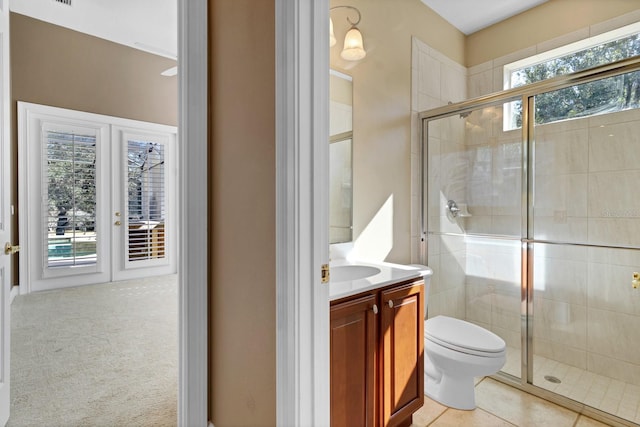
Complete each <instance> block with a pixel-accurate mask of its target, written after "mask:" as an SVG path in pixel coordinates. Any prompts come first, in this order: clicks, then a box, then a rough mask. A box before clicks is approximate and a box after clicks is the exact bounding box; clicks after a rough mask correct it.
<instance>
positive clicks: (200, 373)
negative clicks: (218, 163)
mask: <svg viewBox="0 0 640 427" xmlns="http://www.w3.org/2000/svg"><path fill="white" fill-rule="evenodd" d="M207 17H208V9H207V0H178V70H179V72H178V108H179V114H178V140H179V141H180V143H179V144H178V158H179V161H180V168H179V176H178V186H179V187H178V193H179V196H178V197H179V207H178V209H179V210H180V213H179V216H180V218H182V220H181V221H180V224H179V225H178V227H179V229H178V230H179V236H180V240H179V242H178V251H179V253H178V263H179V264H178V265H179V268H178V283H179V286H178V299H179V300H178V304H179V305H178V310H179V322H180V323H179V332H178V336H179V340H180V341H179V344H178V353H179V356H178V425H179V426H185V427H186V426H206V425H207V420H208V403H209V395H208V380H209V376H208V366H207V360H208V344H209V343H208V338H209V337H208V328H207V322H208V313H207V308H208V293H207V287H208V276H207V265H208V251H207V243H208V239H209V230H208V216H207V215H208V212H209V202H208V185H207V182H208V179H209V178H208V170H207V167H208V159H207V156H208V153H207V143H208V114H209V110H208V85H207V78H208V62H209V50H208V49H209V48H208V43H207V41H208V37H209V35H208V28H207V24H208V18H207ZM189 188H198V189H199V190H200V191H197V192H196V191H193V192H189V191H187V190H188V189H189ZM187 284H189V285H188V286H187Z"/></svg>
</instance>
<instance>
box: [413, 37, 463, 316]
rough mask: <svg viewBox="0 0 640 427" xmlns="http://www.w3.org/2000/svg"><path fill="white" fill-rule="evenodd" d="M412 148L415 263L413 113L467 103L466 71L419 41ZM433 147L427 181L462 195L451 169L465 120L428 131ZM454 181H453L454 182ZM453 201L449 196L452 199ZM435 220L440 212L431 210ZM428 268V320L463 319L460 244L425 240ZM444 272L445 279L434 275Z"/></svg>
mask: <svg viewBox="0 0 640 427" xmlns="http://www.w3.org/2000/svg"><path fill="white" fill-rule="evenodd" d="M411 75H412V105H411V110H412V111H411V113H412V114H411V120H412V144H411V173H412V179H411V187H412V188H411V206H412V216H411V245H412V248H411V258H412V259H411V261H412V262H421V260H420V232H421V224H420V221H419V218H420V216H421V214H420V213H421V200H422V195H421V189H422V186H421V184H420V180H421V170H420V145H421V141H420V126H421V123H420V121H419V120H418V113H419V112H420V111H425V110H428V109H431V108H436V107H440V106H443V105H447V104H448V103H450V102H452V103H455V102H459V101H463V100H465V99H466V93H467V89H466V86H467V85H466V81H467V70H466V68H465V67H463V66H462V65H460V64H458V63H456V62H454V61H452V60H451V59H449V58H448V57H447V56H445V55H443V54H442V53H440V52H438V51H437V50H435V49H433V48H431V47H430V46H428V45H427V44H425V43H423V42H422V41H420V40H418V39H416V38H415V37H414V38H413V40H412V69H411ZM432 138H433V139H434V140H435V142H434V143H433V144H434V145H433V146H436V145H437V146H438V147H443V150H444V151H445V153H444V155H443V156H442V161H440V160H439V159H440V157H439V156H438V157H434V161H435V162H434V163H433V164H430V165H429V172H428V177H426V178H427V181H428V182H429V185H431V186H436V185H438V184H437V183H438V182H441V181H440V175H441V173H444V174H445V179H446V180H447V182H448V183H450V184H451V187H450V188H448V190H450V191H452V192H454V191H455V192H457V193H458V194H462V193H463V192H464V179H465V170H464V165H459V164H458V165H456V164H452V163H451V162H455V161H456V159H457V158H458V156H457V155H456V153H457V152H459V151H463V150H464V120H457V121H453V120H452V121H447V123H443V124H442V125H441V126H437V129H432ZM453 175H456V176H455V177H454V176H453ZM452 195H453V193H452ZM434 212H435V216H436V218H435V220H436V221H438V222H439V221H440V219H439V218H438V215H439V212H442V210H439V209H438V208H437V207H436V208H435V209H434ZM428 243H429V250H428V253H429V259H428V260H427V263H428V265H429V266H430V267H431V268H433V270H434V275H433V279H432V281H431V291H430V293H429V307H428V309H429V316H434V315H437V314H447V315H450V316H453V317H458V318H462V319H464V318H465V287H464V281H465V277H464V269H463V268H462V264H461V263H462V259H463V258H464V254H465V244H464V239H463V238H461V237H446V236H445V237H443V238H442V239H440V238H438V239H430V240H429V242H428ZM441 270H444V271H446V272H447V274H445V275H441V274H439V271H441Z"/></svg>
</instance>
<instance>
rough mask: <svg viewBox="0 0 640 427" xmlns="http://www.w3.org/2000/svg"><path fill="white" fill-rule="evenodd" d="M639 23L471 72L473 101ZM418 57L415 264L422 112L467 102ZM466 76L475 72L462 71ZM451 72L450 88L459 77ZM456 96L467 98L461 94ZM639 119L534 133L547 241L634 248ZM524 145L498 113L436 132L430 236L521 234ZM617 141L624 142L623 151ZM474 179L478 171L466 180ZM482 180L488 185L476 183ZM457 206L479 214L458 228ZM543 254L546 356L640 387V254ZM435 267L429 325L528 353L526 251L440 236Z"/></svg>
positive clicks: (439, 61)
mask: <svg viewBox="0 0 640 427" xmlns="http://www.w3.org/2000/svg"><path fill="white" fill-rule="evenodd" d="M638 15H640V12H638V13H636V14H635V15H634V14H630V15H629V16H624V17H620V18H618V19H616V20H612V21H610V22H606V23H603V24H600V25H598V26H593V27H591V28H587V29H584V30H583V31H578V32H575V33H572V34H569V35H566V36H564V37H561V38H558V39H556V40H552V41H549V42H547V43H545V44H542V45H539V46H534V47H532V48H530V49H526V50H523V51H521V52H517V53H515V54H513V55H509V56H508V57H504V58H499V59H496V60H494V61H491V62H489V63H486V64H481V65H479V66H476V67H472V68H471V69H470V70H469V78H468V92H469V95H470V97H474V96H479V95H483V94H487V93H490V92H494V91H499V90H502V87H503V76H502V66H503V65H504V64H506V63H509V62H511V61H515V60H518V59H522V58H524V57H527V56H530V55H532V54H536V53H538V52H541V51H543V50H548V49H551V48H554V47H558V46H561V45H564V44H567V43H570V42H572V41H575V40H578V39H581V38H585V37H588V36H589V35H595V34H599V33H602V32H604V31H608V30H610V29H613V28H617V27H620V26H622V25H626V24H628V23H630V22H635V21H636V20H637V19H638V18H639V16H638ZM413 54H414V60H413V69H412V72H413V88H414V89H413V94H414V96H413V103H412V110H413V113H414V114H413V117H414V126H413V134H414V140H413V144H412V170H413V175H412V176H413V179H412V186H413V189H412V196H413V206H414V211H413V215H412V237H413V246H414V249H413V250H412V261H413V262H417V261H419V249H418V248H419V237H420V223H419V221H418V220H417V219H418V218H419V216H420V205H419V201H420V185H419V183H420V175H419V164H420V163H419V155H420V145H419V141H418V135H419V126H420V124H419V123H418V120H417V112H418V111H423V110H425V109H429V108H434V107H437V106H441V105H445V104H446V103H447V102H448V101H449V100H451V101H452V102H456V101H459V100H462V99H464V93H462V91H461V92H460V93H459V96H460V98H459V99H455V98H453V97H452V98H451V99H447V97H446V96H443V95H448V93H447V91H449V90H450V89H448V88H449V87H450V86H451V82H449V83H447V84H445V83H443V82H442V79H443V73H442V67H443V66H452V64H449V63H447V61H448V59H447V58H446V57H443V56H442V55H441V54H439V53H438V52H435V51H433V50H432V49H430V48H429V47H428V46H426V45H425V44H423V43H421V42H420V41H418V40H414V41H413ZM455 65H457V64H455ZM458 72H459V74H462V75H464V69H463V68H462V67H460V68H459V69H458ZM445 74H446V75H447V76H449V77H448V78H453V77H451V76H454V75H455V74H451V73H445ZM459 74H458V75H456V76H459ZM438 81H439V82H440V85H438V84H437V82H438ZM445 87H447V89H445ZM459 88H460V90H461V89H462V88H464V89H465V90H466V88H467V87H466V86H465V85H464V84H460V86H459ZM438 91H439V93H438ZM639 120H640V117H639V116H638V113H637V111H627V112H621V113H615V114H608V115H603V116H596V117H591V118H587V119H577V120H570V121H563V122H557V123H553V124H548V125H543V126H539V127H537V128H536V143H537V145H536V171H537V172H538V173H537V175H536V177H535V180H536V182H535V187H536V195H535V208H536V210H535V218H536V219H535V234H536V237H537V238H539V239H549V240H553V241H568V242H570V241H575V239H578V241H579V242H581V243H587V244H595V245H622V246H633V245H637V242H638V237H637V236H638V235H640V198H638V197H635V196H633V195H634V194H635V193H634V191H633V190H634V189H635V188H636V187H637V183H638V182H640V167H636V165H640V137H638V135H640V125H639V122H638V121H639ZM603 126H604V127H603ZM609 135H613V136H609ZM520 139H521V131H520V130H515V131H506V132H505V131H503V130H502V108H501V107H496V108H493V109H484V110H483V112H477V113H473V114H471V115H470V116H468V117H466V118H464V119H463V118H460V117H458V116H456V117H451V118H448V119H443V120H439V121H438V122H436V123H434V126H433V127H432V128H431V129H430V145H431V147H432V156H431V158H430V159H429V165H428V174H427V176H426V177H425V178H426V182H427V184H428V186H429V191H430V193H431V197H432V199H433V200H437V203H435V204H434V203H432V204H431V206H430V211H429V212H428V222H429V227H430V229H432V230H436V231H452V232H460V231H462V230H463V229H464V230H466V231H468V232H476V233H488V234H494V233H496V234H502V235H512V236H518V235H519V234H520V231H521V227H522V224H521V217H520V213H521V205H520V201H521V192H522V184H521V180H520V175H521V169H520V167H519V163H520V156H521V152H520V151H519V150H520V144H521V142H520ZM612 144H617V146H616V149H612V147H613V145H612ZM620 153H624V155H620ZM487 168H488V169H487ZM464 169H466V170H467V172H465V173H460V171H461V170H464ZM483 171H484V173H489V175H487V179H486V180H484V181H483V180H480V181H478V180H477V178H478V174H479V173H480V174H481V173H483ZM487 171H490V172H487ZM636 193H637V191H636ZM449 198H453V199H454V200H456V201H462V202H466V203H467V204H468V207H469V212H470V213H471V214H472V216H471V217H468V218H465V219H463V220H461V221H458V222H455V223H453V222H451V221H450V220H449V219H448V218H447V217H446V216H445V215H444V206H445V205H446V201H447V200H448V199H449ZM534 254H535V258H534V265H535V277H534V293H535V301H536V303H535V311H534V319H535V323H534V331H535V332H534V334H535V338H534V352H535V354H536V355H539V356H543V357H546V358H549V359H553V360H557V361H559V362H562V363H565V364H567V365H570V366H576V367H578V368H581V369H586V370H588V371H591V372H594V373H597V374H601V375H604V376H607V377H610V378H614V379H618V380H621V381H626V382H628V383H632V384H637V385H640V359H639V358H638V351H639V350H640V348H638V346H637V343H638V342H640V328H636V327H635V325H637V324H639V323H638V321H639V320H640V317H639V316H640V289H637V290H634V289H632V287H631V275H632V273H633V271H638V270H640V251H636V250H622V249H608V248H588V247H576V246H567V245H551V244H537V245H536V246H535V250H534ZM428 256H429V257H428V260H427V262H428V264H429V265H430V266H431V267H432V268H433V269H434V273H435V274H434V279H433V281H432V289H431V292H430V296H429V316H430V317H432V316H434V315H437V314H447V315H450V316H454V317H458V318H464V319H467V320H470V321H473V322H475V323H478V324H480V325H482V326H484V327H487V328H488V329H490V330H493V331H494V332H496V333H498V334H499V335H500V336H502V337H503V338H504V339H505V340H506V341H507V344H508V345H509V346H510V347H514V348H519V347H520V331H521V317H520V299H521V296H520V256H521V253H520V246H519V244H514V243H513V242H509V241H508V240H500V239H490V240H487V239H485V240H481V239H475V240H474V239H470V238H467V239H466V240H465V239H463V238H461V237H453V236H442V237H439V238H432V239H429V242H428Z"/></svg>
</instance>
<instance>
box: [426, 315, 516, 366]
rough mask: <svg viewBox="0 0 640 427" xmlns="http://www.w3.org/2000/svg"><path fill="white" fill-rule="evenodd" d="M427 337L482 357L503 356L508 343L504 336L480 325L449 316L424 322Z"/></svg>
mask: <svg viewBox="0 0 640 427" xmlns="http://www.w3.org/2000/svg"><path fill="white" fill-rule="evenodd" d="M424 337H425V339H427V340H429V341H431V342H433V343H435V344H438V345H441V346H443V347H446V348H449V349H451V350H454V351H460V352H462V353H467V354H472V355H475V356H482V357H496V358H497V357H503V356H504V355H505V350H506V344H505V342H504V340H503V339H502V338H500V337H499V336H497V335H496V334H494V333H493V332H490V331H487V330H486V329H484V328H481V327H480V326H477V325H474V324H473V323H469V322H466V321H464V320H460V319H455V318H452V317H447V316H436V317H433V318H431V319H429V320H427V321H426V322H424Z"/></svg>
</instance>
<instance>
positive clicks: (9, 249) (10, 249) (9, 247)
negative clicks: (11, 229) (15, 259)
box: [4, 242, 20, 255]
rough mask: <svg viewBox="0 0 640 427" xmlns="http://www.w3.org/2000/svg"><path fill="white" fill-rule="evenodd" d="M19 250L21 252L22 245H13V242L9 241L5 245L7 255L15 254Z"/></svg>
mask: <svg viewBox="0 0 640 427" xmlns="http://www.w3.org/2000/svg"><path fill="white" fill-rule="evenodd" d="M17 252H20V245H12V244H11V243H9V242H7V243H5V245H4V254H5V255H13V254H15V253H17Z"/></svg>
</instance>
